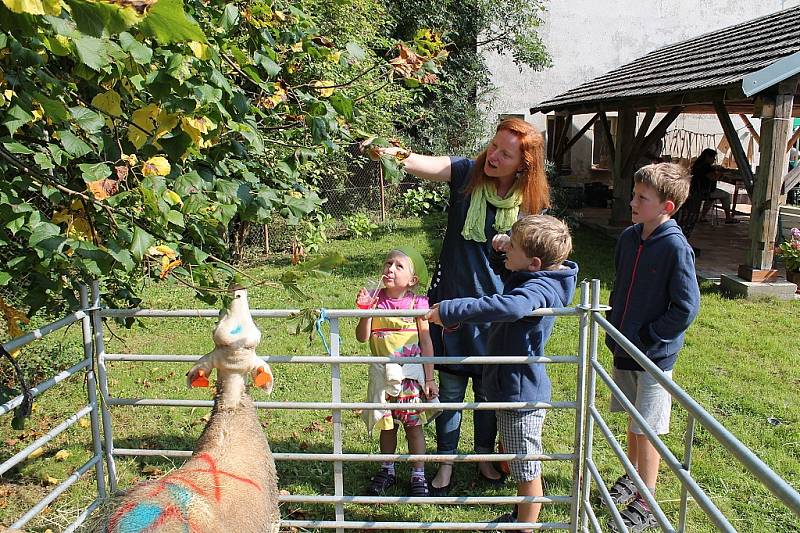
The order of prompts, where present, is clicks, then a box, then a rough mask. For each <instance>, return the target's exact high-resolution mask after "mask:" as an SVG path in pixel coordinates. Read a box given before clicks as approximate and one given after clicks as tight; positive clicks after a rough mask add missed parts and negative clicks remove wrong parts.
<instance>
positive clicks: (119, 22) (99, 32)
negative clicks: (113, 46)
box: [65, 0, 143, 37]
mask: <svg viewBox="0 0 800 533" xmlns="http://www.w3.org/2000/svg"><path fill="white" fill-rule="evenodd" d="M65 1H66V3H67V4H68V5H69V7H70V12H71V13H72V20H74V21H75V23H76V24H77V26H78V30H80V31H81V32H83V33H85V34H87V35H91V36H94V37H110V36H112V35H116V34H118V33H119V32H121V31H123V30H125V29H127V28H130V27H131V26H133V25H134V24H137V23H138V22H139V21H141V20H142V18H143V17H142V16H141V15H139V14H138V13H137V12H136V11H135V10H134V9H133V8H131V7H121V4H112V3H108V4H106V3H103V2H84V1H81V0H65Z"/></svg>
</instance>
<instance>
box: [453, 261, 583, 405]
mask: <svg viewBox="0 0 800 533" xmlns="http://www.w3.org/2000/svg"><path fill="white" fill-rule="evenodd" d="M577 276H578V265H576V264H575V263H574V262H572V261H564V265H563V267H562V268H560V269H558V270H540V271H538V272H527V271H525V272H522V271H520V272H509V271H508V270H505V272H504V273H503V275H502V277H503V281H504V287H503V293H502V294H495V295H492V296H484V297H482V298H456V299H454V300H445V301H442V302H440V304H439V316H440V317H441V319H442V323H443V324H444V325H445V326H452V325H453V324H457V323H459V322H467V323H476V322H478V323H480V322H491V326H490V327H489V337H488V341H487V355H525V356H529V357H531V356H542V355H544V345H545V343H546V342H547V339H548V338H550V333H551V332H552V331H553V324H554V323H555V317H553V316H547V317H526V316H525V315H527V314H528V313H530V312H531V311H533V310H535V309H539V308H542V307H565V306H567V305H569V304H570V302H572V297H573V295H574V294H575V285H576V283H577ZM482 378H483V392H484V394H485V395H486V398H487V400H488V401H490V402H546V401H550V379H549V378H548V377H547V372H546V370H545V368H544V365H543V364H541V363H536V364H511V365H507V364H503V365H483V376H482Z"/></svg>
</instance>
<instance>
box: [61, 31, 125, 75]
mask: <svg viewBox="0 0 800 533" xmlns="http://www.w3.org/2000/svg"><path fill="white" fill-rule="evenodd" d="M72 42H73V43H74V44H75V51H76V52H77V53H78V57H79V58H80V60H81V62H82V63H83V64H84V65H86V66H87V67H89V68H90V69H92V70H96V71H98V72H99V71H100V70H102V69H103V67H106V66H108V65H109V64H111V60H112V55H113V48H112V43H111V42H110V41H107V40H104V39H98V38H97V37H92V36H90V35H81V36H79V37H75V38H74V40H73V41H72ZM114 46H116V45H114Z"/></svg>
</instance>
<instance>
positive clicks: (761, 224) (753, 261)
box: [737, 76, 800, 275]
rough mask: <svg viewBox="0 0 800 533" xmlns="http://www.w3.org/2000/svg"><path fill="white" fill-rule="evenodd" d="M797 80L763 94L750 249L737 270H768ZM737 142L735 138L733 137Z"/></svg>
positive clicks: (776, 226)
mask: <svg viewBox="0 0 800 533" xmlns="http://www.w3.org/2000/svg"><path fill="white" fill-rule="evenodd" d="M798 79H800V77H797V76H796V77H794V78H789V79H788V80H785V81H783V82H781V83H780V84H778V90H777V94H774V95H764V96H763V98H764V105H763V107H762V111H761V151H760V153H761V161H760V163H759V171H758V179H757V180H756V184H755V188H754V190H753V194H752V196H751V197H752V200H753V202H752V209H751V212H750V228H749V230H750V249H749V251H748V255H747V264H746V265H741V266H740V268H739V270H740V271H742V270H743V269H745V270H749V271H750V272H753V273H758V274H759V275H761V274H763V273H764V272H767V271H770V270H772V260H773V254H774V248H775V234H776V232H777V230H778V207H779V205H780V194H781V186H782V185H783V176H784V173H785V172H786V167H787V159H788V156H787V154H786V150H785V147H786V141H787V140H788V139H789V124H790V120H791V116H792V105H793V103H794V92H795V87H796V85H797V80H798ZM737 140H738V138H737Z"/></svg>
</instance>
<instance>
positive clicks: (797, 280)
mask: <svg viewBox="0 0 800 533" xmlns="http://www.w3.org/2000/svg"><path fill="white" fill-rule="evenodd" d="M786 281H788V282H790V283H794V284H795V285H797V292H800V270H787V271H786Z"/></svg>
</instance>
